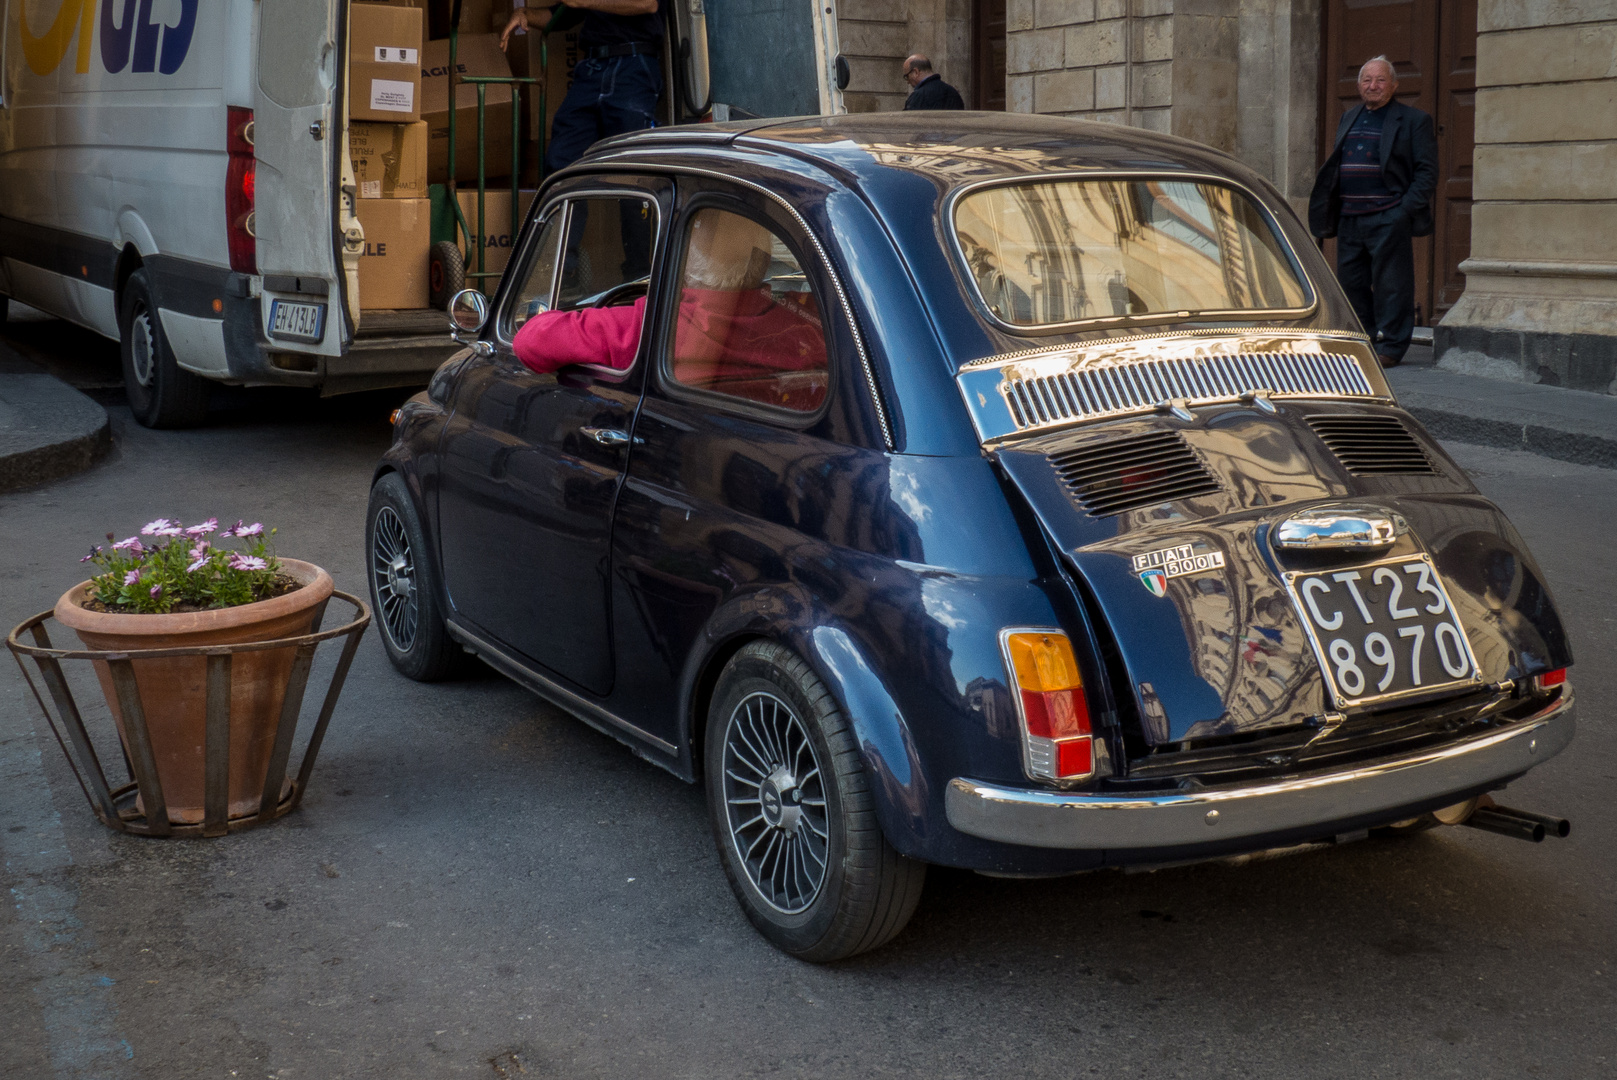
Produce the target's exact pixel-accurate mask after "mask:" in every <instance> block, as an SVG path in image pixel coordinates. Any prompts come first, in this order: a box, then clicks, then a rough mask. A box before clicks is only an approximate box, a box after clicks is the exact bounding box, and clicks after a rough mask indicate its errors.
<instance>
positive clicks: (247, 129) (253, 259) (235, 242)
mask: <svg viewBox="0 0 1617 1080" xmlns="http://www.w3.org/2000/svg"><path fill="white" fill-rule="evenodd" d="M229 117H230V123H229V132H228V134H227V138H226V142H225V146H226V149H227V150H228V151H229V152H230V166H229V168H228V169H227V170H226V172H225V236H226V238H227V240H228V241H229V245H230V268H231V269H232V270H234V271H236V272H237V273H238V274H256V273H258V234H257V232H256V231H255V227H256V225H257V221H256V218H255V214H254V210H253V185H254V184H255V182H256V181H257V167H258V161H257V159H256V158H255V157H254V156H253V110H251V109H238V108H236V107H234V106H232V107H231V108H230V109H229Z"/></svg>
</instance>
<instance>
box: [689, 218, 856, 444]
mask: <svg viewBox="0 0 1617 1080" xmlns="http://www.w3.org/2000/svg"><path fill="white" fill-rule="evenodd" d="M668 374H669V376H670V377H671V378H672V379H673V380H674V382H676V383H678V384H680V385H681V386H688V387H691V388H693V389H698V390H707V391H711V392H713V393H718V394H726V395H728V396H730V397H735V398H740V399H742V400H744V401H750V402H755V403H758V404H761V405H770V406H773V407H775V408H779V409H789V410H791V411H793V412H802V413H811V412H814V411H816V410H817V409H819V407H820V406H821V405H822V404H823V403H824V402H825V398H826V394H827V392H828V389H829V387H830V364H829V362H828V359H827V354H826V344H825V329H824V323H823V321H822V319H821V317H820V307H819V303H818V301H817V300H816V299H815V295H814V290H813V288H812V287H811V286H810V284H809V281H808V277H807V275H806V274H805V273H804V272H803V267H802V265H801V264H800V263H799V262H798V259H797V256H796V255H795V254H794V253H793V252H792V249H791V248H790V247H789V246H788V245H787V244H786V242H785V240H784V239H782V237H781V236H780V234H779V233H778V232H776V231H775V229H773V228H772V227H770V226H768V225H765V224H763V223H761V222H759V221H755V220H754V219H752V218H750V217H746V216H744V215H741V214H737V213H733V212H731V211H729V210H722V209H718V208H716V207H705V208H703V209H700V210H698V211H697V212H696V213H695V214H693V215H691V218H690V224H689V227H688V228H687V230H686V233H685V237H684V244H683V251H682V252H681V259H680V274H679V307H678V311H677V313H676V315H675V322H674V333H673V345H672V349H671V351H670V356H669V363H668Z"/></svg>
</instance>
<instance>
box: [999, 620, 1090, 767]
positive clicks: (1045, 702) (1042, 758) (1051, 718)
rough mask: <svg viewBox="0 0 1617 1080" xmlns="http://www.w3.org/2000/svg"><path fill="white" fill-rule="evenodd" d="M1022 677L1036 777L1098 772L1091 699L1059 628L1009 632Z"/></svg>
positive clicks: (1028, 759)
mask: <svg viewBox="0 0 1617 1080" xmlns="http://www.w3.org/2000/svg"><path fill="white" fill-rule="evenodd" d="M1004 642H1005V659H1006V661H1007V663H1008V664H1009V666H1010V669H1011V674H1012V676H1013V678H1014V679H1015V682H1016V697H1017V709H1018V712H1019V714H1020V715H1021V718H1022V745H1023V747H1024V749H1025V751H1026V753H1025V754H1024V759H1025V760H1024V765H1025V766H1026V769H1027V773H1028V775H1029V776H1031V777H1033V778H1034V779H1036V780H1082V779H1083V778H1084V777H1087V776H1091V775H1093V774H1094V772H1095V747H1094V743H1093V741H1092V733H1091V731H1090V726H1089V704H1088V702H1086V701H1085V700H1084V681H1083V677H1082V676H1081V675H1080V674H1079V673H1078V661H1077V658H1076V657H1074V656H1073V652H1072V642H1070V641H1068V640H1067V635H1065V634H1063V633H1061V632H1060V631H1057V630H1016V631H1007V632H1006V633H1005V635H1004Z"/></svg>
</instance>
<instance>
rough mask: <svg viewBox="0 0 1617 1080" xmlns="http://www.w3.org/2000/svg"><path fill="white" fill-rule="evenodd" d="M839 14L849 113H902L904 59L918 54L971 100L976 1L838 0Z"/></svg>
mask: <svg viewBox="0 0 1617 1080" xmlns="http://www.w3.org/2000/svg"><path fill="white" fill-rule="evenodd" d="M836 11H837V34H838V36H839V38H840V44H841V48H842V55H843V56H845V57H847V59H848V68H849V79H848V88H847V90H845V91H844V92H843V101H844V103H845V104H846V106H847V109H848V111H849V112H851V113H854V112H889V111H895V110H898V109H902V108H903V107H904V99H905V98H906V97H908V96H909V92H910V88H909V85H908V84H906V83H905V82H904V78H903V76H902V74H901V71H902V70H903V66H904V58H905V57H906V56H909V55H910V54H911V53H916V52H919V53H922V54H924V55H926V56H927V57H929V58H930V59H931V61H932V68H933V70H934V71H936V72H938V73H939V74H940V75H942V76H943V79H944V81H945V82H947V83H948V84H949V85H951V86H953V87H954V88H955V89H957V90H959V91H960V94H961V96H962V97H964V98H965V99H966V101H967V102H970V101H971V0H837V7H836Z"/></svg>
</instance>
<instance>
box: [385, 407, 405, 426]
mask: <svg viewBox="0 0 1617 1080" xmlns="http://www.w3.org/2000/svg"><path fill="white" fill-rule="evenodd" d="M403 412H404V410H403V409H394V410H393V411H392V412H390V413H388V414H387V422H388V423H389V424H392V425H394V426H397V425H398V422H399V415H400V414H401V413H403Z"/></svg>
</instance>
